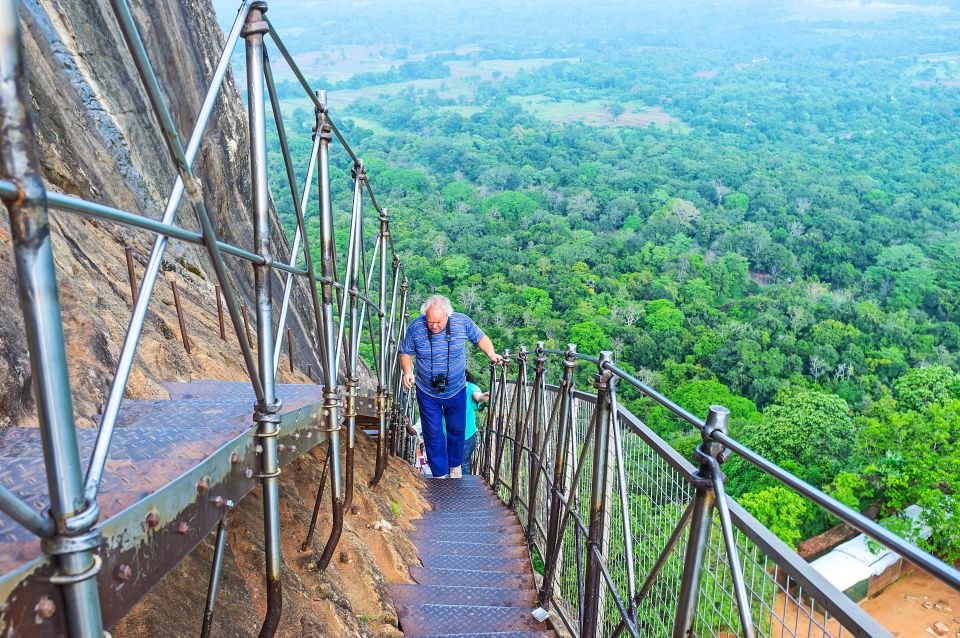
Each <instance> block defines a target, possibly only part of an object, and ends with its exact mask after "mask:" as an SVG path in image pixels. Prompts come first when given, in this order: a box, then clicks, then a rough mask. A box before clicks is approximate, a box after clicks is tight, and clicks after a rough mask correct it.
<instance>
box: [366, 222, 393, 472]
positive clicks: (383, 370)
mask: <svg viewBox="0 0 960 638" xmlns="http://www.w3.org/2000/svg"><path fill="white" fill-rule="evenodd" d="M389 237H390V227H389V218H388V217H387V213H386V211H384V212H382V213H380V308H381V310H380V312H379V313H378V318H379V321H378V322H377V323H378V325H379V327H380V352H379V358H378V361H379V362H380V363H379V365H378V366H377V424H378V427H379V431H380V436H379V437H378V438H377V464H376V467H375V469H374V474H373V480H371V481H370V487H376V485H377V484H378V483H379V482H380V479H381V478H382V477H383V471H384V469H386V465H387V359H386V357H387V324H386V314H385V313H384V312H383V309H384V308H386V306H387V241H388V239H389Z"/></svg>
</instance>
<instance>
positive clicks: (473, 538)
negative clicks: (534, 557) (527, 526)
mask: <svg viewBox="0 0 960 638" xmlns="http://www.w3.org/2000/svg"><path fill="white" fill-rule="evenodd" d="M513 528H514V526H513V525H508V526H503V527H482V528H481V527H465V526H464V525H457V526H456V527H450V526H434V527H430V526H426V527H418V528H417V529H416V531H413V532H410V533H408V534H407V536H408V537H409V538H410V540H411V541H413V544H414V545H417V546H418V547H419V546H421V545H423V544H425V543H435V542H438V541H439V542H450V541H453V542H458V543H499V544H502V545H526V539H525V538H524V536H523V533H522V532H520V531H517V530H515V529H513Z"/></svg>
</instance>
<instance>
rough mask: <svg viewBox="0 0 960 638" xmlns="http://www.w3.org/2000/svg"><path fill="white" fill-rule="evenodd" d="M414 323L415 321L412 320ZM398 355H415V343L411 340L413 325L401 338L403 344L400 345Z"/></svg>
mask: <svg viewBox="0 0 960 638" xmlns="http://www.w3.org/2000/svg"><path fill="white" fill-rule="evenodd" d="M414 322H416V319H414ZM400 354H408V355H410V356H414V355H416V354H417V343H416V341H415V340H414V338H413V323H411V324H410V326H409V327H408V328H407V334H405V335H404V337H403V343H401V344H400Z"/></svg>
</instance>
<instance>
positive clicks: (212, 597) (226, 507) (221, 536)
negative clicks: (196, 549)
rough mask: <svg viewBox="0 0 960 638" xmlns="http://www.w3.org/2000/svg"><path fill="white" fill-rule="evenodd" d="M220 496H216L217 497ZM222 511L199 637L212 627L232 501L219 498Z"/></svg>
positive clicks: (207, 632)
mask: <svg viewBox="0 0 960 638" xmlns="http://www.w3.org/2000/svg"><path fill="white" fill-rule="evenodd" d="M219 498H220V497H218V499H219ZM221 503H222V507H223V513H222V514H221V515H220V523H219V525H217V539H216V540H215V541H214V543H213V547H214V549H213V564H212V565H211V566H210V584H209V585H208V586H207V603H206V605H204V608H203V626H202V627H201V628H200V638H208V637H209V636H210V631H211V630H212V629H213V610H214V608H215V607H216V605H217V589H218V588H219V586H220V574H221V573H222V572H223V552H224V550H225V549H226V547H227V514H229V513H230V510H231V509H232V508H233V501H231V500H226V501H223V500H222V499H221Z"/></svg>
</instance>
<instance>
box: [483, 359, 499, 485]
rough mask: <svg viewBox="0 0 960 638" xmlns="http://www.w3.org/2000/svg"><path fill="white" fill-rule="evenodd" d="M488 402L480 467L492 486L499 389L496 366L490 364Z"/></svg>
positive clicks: (485, 478)
mask: <svg viewBox="0 0 960 638" xmlns="http://www.w3.org/2000/svg"><path fill="white" fill-rule="evenodd" d="M489 387H490V400H489V401H488V402H487V427H486V433H485V435H484V436H485V437H486V438H485V439H484V441H483V465H482V467H481V471H480V473H481V475H482V476H483V478H484V480H485V481H487V483H489V484H490V485H494V482H493V477H492V475H491V474H490V471H491V468H492V465H491V460H492V458H493V447H494V438H495V437H494V436H493V429H494V427H495V426H496V415H495V414H494V412H495V411H496V406H497V402H498V401H499V400H500V395H499V392H500V390H499V388H498V387H497V366H496V365H495V364H493V363H491V364H490V386H489Z"/></svg>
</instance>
